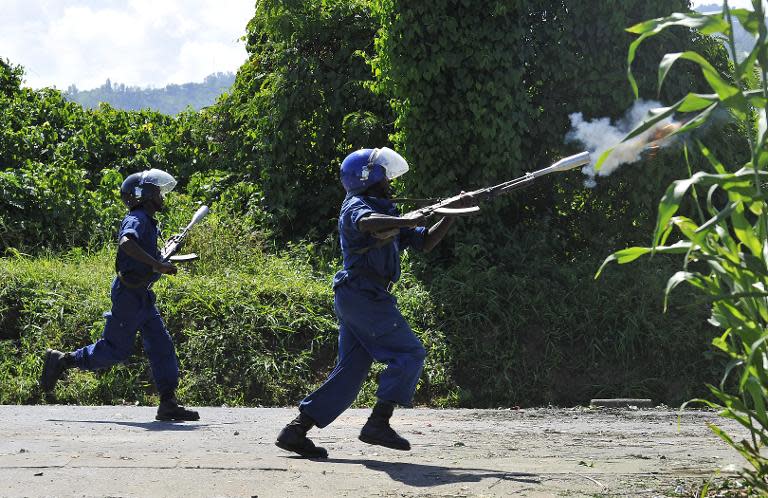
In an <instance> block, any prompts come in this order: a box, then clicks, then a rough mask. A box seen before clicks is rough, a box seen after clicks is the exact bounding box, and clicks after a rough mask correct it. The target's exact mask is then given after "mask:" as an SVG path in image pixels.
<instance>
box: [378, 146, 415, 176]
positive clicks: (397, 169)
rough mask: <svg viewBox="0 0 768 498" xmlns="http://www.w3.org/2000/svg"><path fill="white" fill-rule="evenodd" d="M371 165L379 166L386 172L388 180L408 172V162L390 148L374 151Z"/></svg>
mask: <svg viewBox="0 0 768 498" xmlns="http://www.w3.org/2000/svg"><path fill="white" fill-rule="evenodd" d="M370 162H371V164H378V165H379V166H381V167H382V168H384V171H386V174H387V178H388V179H390V180H392V179H395V178H397V177H398V176H401V175H403V174H405V173H407V172H408V162H407V161H406V160H405V159H404V158H403V156H401V155H400V154H398V153H397V152H395V151H394V150H392V149H390V148H388V147H382V148H381V149H373V154H371V159H370Z"/></svg>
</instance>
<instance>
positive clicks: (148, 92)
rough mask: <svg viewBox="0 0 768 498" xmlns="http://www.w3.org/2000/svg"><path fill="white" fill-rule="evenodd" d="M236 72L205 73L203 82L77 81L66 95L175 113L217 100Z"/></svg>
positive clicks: (92, 103) (93, 104)
mask: <svg viewBox="0 0 768 498" xmlns="http://www.w3.org/2000/svg"><path fill="white" fill-rule="evenodd" d="M234 81H235V75H234V74H232V73H214V74H210V75H208V76H206V77H205V79H204V80H203V82H202V83H184V84H182V85H176V84H171V85H166V86H164V87H163V88H141V87H136V86H125V85H123V84H119V83H118V84H113V83H112V82H111V81H109V80H107V81H106V82H105V83H104V84H103V85H102V86H100V87H98V88H94V89H92V90H78V89H77V87H76V86H75V85H72V86H70V87H69V88H67V91H66V92H65V93H64V96H65V97H66V98H67V100H71V101H72V102H77V103H78V104H80V105H82V106H83V107H85V108H87V109H95V108H97V107H98V106H99V104H101V103H102V102H103V103H106V104H109V105H110V106H112V107H114V108H116V109H122V110H124V111H139V110H142V109H151V110H153V111H156V112H161V113H163V114H169V115H174V114H178V113H180V112H182V111H184V110H189V109H192V110H197V111H199V110H200V109H202V108H203V107H208V106H210V105H213V104H214V103H216V100H217V99H218V98H219V97H220V96H221V94H223V93H226V92H228V91H229V89H230V87H231V86H232V83H234Z"/></svg>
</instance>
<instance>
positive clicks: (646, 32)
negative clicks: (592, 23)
mask: <svg viewBox="0 0 768 498" xmlns="http://www.w3.org/2000/svg"><path fill="white" fill-rule="evenodd" d="M672 26H683V27H686V28H691V29H698V30H699V31H700V32H701V33H702V34H705V35H709V34H713V33H724V34H727V33H728V32H729V30H730V25H729V24H728V22H727V21H725V20H724V19H723V16H722V14H709V15H702V14H698V13H696V12H690V13H675V14H672V15H671V16H668V17H660V18H657V19H651V20H649V21H645V22H641V23H638V24H635V25H634V26H632V27H630V28H627V31H629V32H630V33H635V34H638V35H640V37H638V38H637V39H636V40H635V41H633V42H632V44H631V45H630V46H629V50H628V52H627V79H628V80H629V84H630V85H631V86H632V92H633V93H634V95H635V98H638V97H639V92H638V88H637V82H636V81H635V78H634V76H633V75H632V62H633V61H634V60H635V55H636V53H637V49H638V47H640V44H641V43H643V41H645V40H646V39H647V38H650V37H651V36H654V35H657V34H658V33H661V32H662V31H663V30H665V29H667V28H670V27H672Z"/></svg>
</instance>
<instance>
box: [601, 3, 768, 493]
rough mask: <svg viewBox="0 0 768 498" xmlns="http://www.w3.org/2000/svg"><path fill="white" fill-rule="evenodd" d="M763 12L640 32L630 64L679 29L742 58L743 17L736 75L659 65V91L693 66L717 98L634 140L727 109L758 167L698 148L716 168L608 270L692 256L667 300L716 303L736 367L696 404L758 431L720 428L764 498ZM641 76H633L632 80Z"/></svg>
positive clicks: (692, 55) (688, 99) (679, 190)
mask: <svg viewBox="0 0 768 498" xmlns="http://www.w3.org/2000/svg"><path fill="white" fill-rule="evenodd" d="M763 9H764V6H763V3H762V1H761V0H754V1H753V2H752V10H751V11H749V10H741V9H733V10H729V9H728V8H727V3H725V4H724V6H723V10H722V13H721V14H714V15H711V16H707V17H704V16H701V15H696V14H690V15H684V16H674V17H665V18H657V19H652V20H649V21H645V22H643V23H639V24H637V25H635V26H633V27H632V28H630V31H631V32H633V33H635V34H637V35H639V37H638V38H637V40H636V41H634V42H633V44H632V46H631V47H630V50H629V56H628V61H629V63H630V64H632V62H633V59H634V54H635V53H636V49H637V47H639V46H640V44H641V43H642V42H644V41H645V40H646V39H647V38H650V37H652V36H654V35H656V34H657V33H659V32H662V31H664V30H666V29H669V28H670V27H673V26H679V25H683V26H689V27H696V28H698V29H700V30H701V31H702V32H705V33H718V34H721V35H722V36H723V37H724V38H726V39H727V40H728V43H729V48H730V50H731V53H736V52H737V50H736V49H735V37H734V23H733V20H732V18H738V19H739V21H740V22H741V25H742V26H744V28H745V29H747V30H748V31H749V32H750V34H751V35H752V36H755V37H757V42H756V43H755V46H754V48H752V50H751V51H750V53H749V54H748V56H747V57H745V58H744V59H743V60H737V61H736V64H734V65H733V67H732V69H731V71H730V72H729V77H724V76H723V75H722V74H720V73H718V71H717V70H716V69H715V68H713V67H712V65H711V63H710V62H709V61H708V60H707V59H706V58H704V57H702V56H701V54H699V53H697V52H693V51H689V52H677V53H670V54H667V55H666V56H665V57H664V58H663V59H662V61H661V63H660V64H659V71H658V75H659V76H658V82H659V85H661V84H662V83H663V82H664V81H665V79H666V76H667V74H668V73H669V72H670V69H671V68H672V66H673V65H677V64H676V63H677V61H681V60H687V61H690V62H693V63H694V64H696V66H698V67H700V69H701V71H702V73H703V74H705V75H706V77H707V83H708V85H709V87H710V90H711V92H713V93H709V94H705V95H702V94H692V93H691V94H688V95H686V96H684V97H683V98H681V99H680V100H678V101H677V102H675V103H674V104H672V105H671V106H669V107H668V110H667V112H664V113H659V114H658V116H655V117H649V118H647V119H646V120H645V121H644V122H643V123H641V124H639V125H638V126H637V128H636V129H635V130H634V131H632V132H630V134H629V135H628V137H627V139H630V138H631V137H633V136H635V135H637V134H638V133H641V132H642V131H643V130H646V129H650V128H651V127H653V126H656V125H657V123H658V122H659V121H660V120H661V119H663V118H664V117H665V115H669V114H671V113H673V112H691V113H696V115H695V116H694V117H693V118H691V119H689V120H688V121H687V122H686V123H685V125H684V126H682V127H681V128H680V129H679V130H677V131H676V133H685V132H687V131H689V130H693V129H696V128H698V127H701V126H704V125H705V124H707V123H708V122H709V121H710V120H711V119H712V117H713V116H714V115H716V114H714V113H715V111H717V110H721V109H722V110H726V111H727V115H728V116H729V118H730V119H733V120H734V121H737V122H741V123H743V124H744V127H745V129H747V130H748V136H749V144H748V145H749V146H748V148H747V149H748V152H749V160H748V161H744V162H743V163H732V162H730V161H728V162H721V161H720V160H719V159H718V158H717V155H716V154H713V153H712V151H710V150H709V149H708V148H707V147H706V146H705V145H704V144H702V143H701V142H700V143H698V144H697V145H698V147H697V148H698V149H699V150H700V151H701V153H702V154H703V155H704V156H706V157H707V159H708V161H709V164H708V167H707V168H706V169H698V168H697V169H694V168H692V167H691V165H690V164H688V168H689V175H688V177H687V178H685V179H682V180H676V181H674V182H673V183H672V184H671V185H669V187H668V188H667V191H666V192H665V194H664V196H663V197H662V199H661V202H660V203H659V207H658V218H657V221H656V226H655V230H654V237H653V245H652V246H651V247H630V248H628V249H622V250H620V251H617V252H615V253H614V254H612V255H611V256H609V257H608V258H607V259H606V261H605V263H604V264H603V266H605V265H606V264H607V263H609V262H611V261H617V262H619V263H629V262H631V261H634V260H636V259H637V258H639V257H641V256H643V255H647V254H684V258H683V262H682V269H681V270H679V271H677V272H676V273H674V274H673V275H672V276H671V277H670V278H669V280H668V283H667V286H666V293H665V294H666V296H669V294H670V293H671V291H672V290H673V289H675V288H676V287H678V286H679V285H680V284H681V283H688V284H690V285H691V286H692V287H693V288H695V289H697V290H698V291H700V292H701V293H702V294H704V295H705V296H706V297H707V299H708V300H709V301H711V304H712V307H711V316H710V318H709V322H710V323H711V324H712V325H715V326H716V327H718V328H720V329H721V331H720V333H719V335H716V336H715V337H714V338H713V339H712V345H713V346H714V347H715V348H716V349H717V350H719V351H721V352H722V353H724V354H725V355H726V357H727V358H728V360H729V361H728V364H727V365H726V366H725V368H724V373H723V375H722V380H721V382H720V384H719V385H714V384H713V383H712V384H708V387H709V390H710V392H711V394H712V396H713V397H714V399H715V401H711V400H694V401H696V402H698V403H703V404H705V405H706V406H709V407H712V408H715V409H717V410H718V412H719V414H720V415H721V416H722V417H725V418H729V419H733V420H735V421H737V422H739V423H740V424H741V425H742V426H743V428H744V429H745V430H747V431H748V433H749V437H748V438H741V436H736V435H735V434H728V433H727V432H725V431H724V430H723V429H721V428H719V427H717V426H716V425H714V424H710V427H711V428H712V430H713V431H714V432H715V434H717V435H718V436H720V437H721V438H722V439H723V440H724V441H726V442H727V443H728V444H729V445H731V446H732V447H733V448H734V449H736V450H737V451H738V452H739V453H740V454H741V455H742V456H743V457H744V458H745V460H746V461H747V463H748V464H749V465H750V467H751V468H747V469H744V470H743V471H742V472H743V476H744V477H745V480H746V482H747V483H748V484H749V487H750V488H751V489H752V490H753V491H755V492H756V493H759V494H760V496H765V495H766V493H768V457H766V455H765V448H766V447H767V446H768V408H766V406H767V405H768V346H766V344H767V343H768V291H767V290H766V286H768V212H767V211H766V209H767V208H768V204H767V203H766V194H765V188H766V178H767V177H768V133H766V122H765V116H766V112H767V111H768V81H767V80H766V78H767V77H768V29H767V28H766V16H765V12H764V10H763ZM630 67H631V66H630ZM675 69H677V67H675ZM632 76H633V74H632V73H630V81H632ZM729 159H730V158H729ZM705 194H706V195H705ZM700 197H701V200H700ZM686 198H690V199H691V200H692V201H693V202H694V203H696V204H697V205H698V206H699V209H698V210H697V212H696V213H695V214H694V215H693V216H686V214H685V213H683V212H682V211H681V209H680V208H681V205H682V203H683V200H684V199H686ZM692 318H694V317H692ZM696 318H698V317H696Z"/></svg>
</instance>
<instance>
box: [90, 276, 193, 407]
mask: <svg viewBox="0 0 768 498" xmlns="http://www.w3.org/2000/svg"><path fill="white" fill-rule="evenodd" d="M111 296H112V311H110V312H107V313H104V318H106V320H107V321H106V324H105V325H104V331H103V332H102V334H101V339H99V340H98V341H96V342H95V343H94V344H91V345H89V346H85V347H84V348H81V349H78V350H77V351H75V365H76V366H77V367H78V368H80V369H82V370H101V369H105V368H108V367H111V366H112V365H114V364H116V363H120V362H123V361H125V360H127V359H128V357H129V356H130V355H131V353H132V352H133V343H134V339H135V337H136V332H137V331H138V332H141V339H142V342H143V344H144V352H145V353H146V355H147V358H149V364H150V366H151V368H152V377H153V378H154V380H155V385H156V386H157V390H158V392H159V393H160V394H165V393H169V392H172V391H174V390H175V389H176V387H177V386H178V384H179V366H178V363H177V361H176V351H175V349H174V347H173V340H172V339H171V336H170V334H168V330H167V329H166V328H165V323H163V319H162V318H161V317H160V312H159V311H158V310H157V306H155V293H154V292H152V291H151V290H149V289H146V288H139V289H129V288H127V287H125V286H124V285H123V284H122V283H120V281H119V280H118V279H117V278H116V279H115V280H114V281H113V282H112V292H111Z"/></svg>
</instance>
